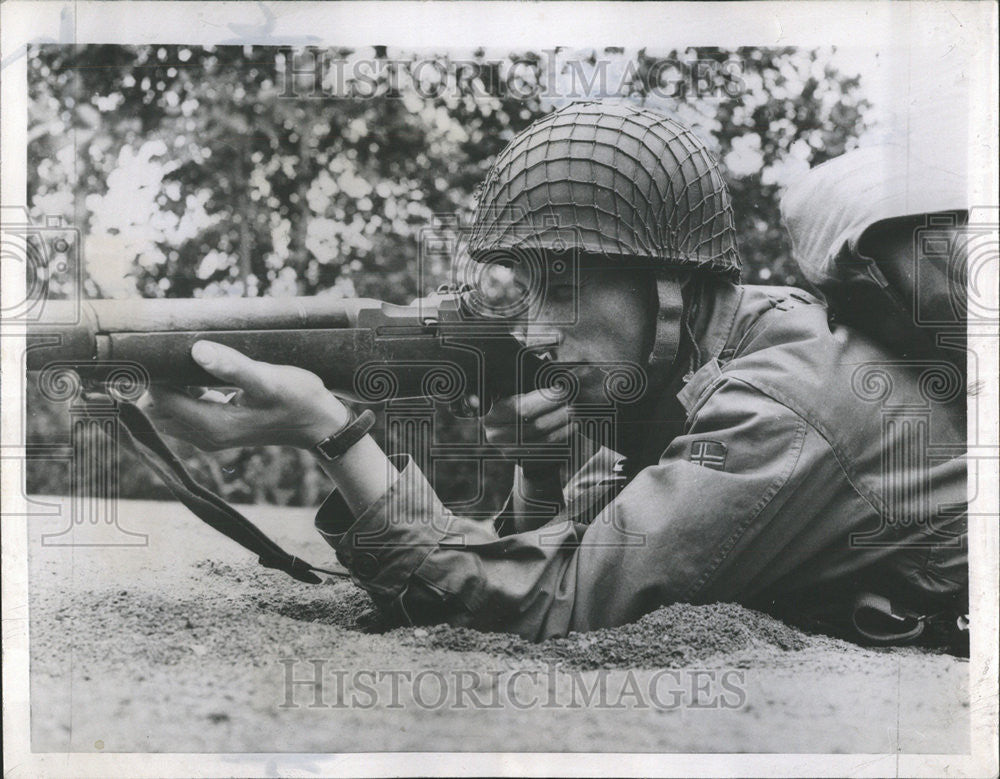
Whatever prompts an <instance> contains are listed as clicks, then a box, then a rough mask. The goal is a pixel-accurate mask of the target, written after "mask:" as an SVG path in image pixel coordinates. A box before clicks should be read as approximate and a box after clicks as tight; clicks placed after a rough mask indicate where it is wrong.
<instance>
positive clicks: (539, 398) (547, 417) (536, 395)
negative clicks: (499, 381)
mask: <svg viewBox="0 0 1000 779" xmlns="http://www.w3.org/2000/svg"><path fill="white" fill-rule="evenodd" d="M482 425H483V431H484V432H485V434H486V440H487V441H489V442H490V443H491V444H493V445H494V446H497V447H500V448H501V450H502V449H503V448H504V447H505V446H508V445H510V444H515V443H520V444H524V445H531V444H539V443H546V444H555V443H564V442H566V441H567V440H568V439H569V428H570V426H569V408H568V407H567V405H566V403H565V401H563V400H561V399H558V398H553V397H552V393H551V392H543V391H542V390H535V391H534V392H529V393H527V394H524V395H515V396H513V397H510V398H504V399H503V400H500V401H498V402H497V403H496V404H494V406H493V408H491V409H490V411H489V413H488V414H486V416H484V417H483V418H482Z"/></svg>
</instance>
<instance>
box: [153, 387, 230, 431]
mask: <svg viewBox="0 0 1000 779" xmlns="http://www.w3.org/2000/svg"><path fill="white" fill-rule="evenodd" d="M153 397H154V401H153V417H154V419H156V420H157V422H158V423H159V427H160V428H161V429H162V430H163V431H164V432H166V433H169V434H170V435H176V436H178V437H180V438H185V439H188V440H191V441H192V443H198V441H194V440H193V436H194V437H197V438H198V439H199V440H200V441H206V440H207V441H215V440H217V439H221V437H222V436H223V435H224V434H225V433H226V431H229V430H231V429H232V428H233V427H234V424H233V423H234V422H236V420H235V419H234V415H233V414H232V411H231V409H230V408H229V407H228V406H227V405H225V404H222V403H216V402H214V401H210V400H195V399H194V398H191V397H188V396H187V395H185V394H184V393H182V392H179V391H177V390H172V389H167V388H157V390H156V392H155V394H154V395H153Z"/></svg>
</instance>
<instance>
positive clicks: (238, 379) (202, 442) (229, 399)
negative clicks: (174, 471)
mask: <svg viewBox="0 0 1000 779" xmlns="http://www.w3.org/2000/svg"><path fill="white" fill-rule="evenodd" d="M191 356H192V357H193V358H194V359H195V361H196V362H197V363H198V364H199V365H201V367H202V368H204V369H205V370H206V371H208V372H209V373H211V374H212V375H213V376H216V377H218V378H220V379H222V380H223V382H225V384H226V385H228V386H232V387H235V388H236V389H237V392H236V393H235V395H230V396H226V395H223V394H222V393H220V392H217V391H213V392H210V393H206V394H205V395H203V396H202V397H200V398H198V399H195V398H192V397H191V396H189V395H188V394H187V393H186V392H184V391H182V390H180V389H175V388H170V387H153V388H152V389H150V391H149V393H148V394H147V395H146V396H145V397H144V398H143V401H142V403H141V405H143V406H144V407H145V410H146V412H147V413H148V414H149V416H150V418H151V419H152V421H153V423H154V424H155V425H156V426H157V427H158V428H159V429H160V430H162V431H163V432H165V433H167V434H169V435H173V436H176V437H178V438H182V439H184V440H186V441H189V442H190V443H192V444H194V445H195V446H197V447H198V448H199V449H204V450H206V451H215V450H218V449H228V448H230V447H236V446H267V445H279V446H280V445H284V446H298V447H301V448H307V447H310V446H312V445H313V444H315V443H317V442H319V441H321V440H322V439H323V438H325V437H326V436H329V435H331V434H333V433H335V432H337V431H338V430H339V429H341V428H342V427H343V426H344V425H345V424H346V423H347V421H348V419H349V418H350V412H349V411H348V410H347V408H346V406H344V404H343V403H341V402H340V401H339V400H338V399H337V398H336V397H334V396H333V395H332V394H331V393H330V392H328V391H327V389H326V387H324V386H323V382H322V380H321V379H320V378H319V377H318V376H317V375H316V374H314V373H310V372H309V371H307V370H303V369H302V368H295V367H293V366H291V365H272V364H271V363H266V362H258V361H257V360H252V359H250V358H249V357H247V356H246V355H245V354H243V353H242V352H239V351H237V350H236V349H231V348H229V347H228V346H223V345H222V344H217V343H212V342H209V341H198V342H197V343H196V344H195V345H194V347H193V348H192V349H191ZM209 398H212V399H209Z"/></svg>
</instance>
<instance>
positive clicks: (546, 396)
mask: <svg viewBox="0 0 1000 779" xmlns="http://www.w3.org/2000/svg"><path fill="white" fill-rule="evenodd" d="M515 400H516V401H517V404H516V408H517V413H518V415H519V416H521V417H523V418H525V419H534V418H536V417H539V416H542V415H543V414H548V413H549V412H551V411H554V410H556V409H558V408H560V407H563V408H564V407H565V406H566V401H565V400H563V399H562V398H559V397H555V396H554V395H553V393H552V392H551V391H550V390H534V391H533V392H528V393H526V394H524V395H518V396H517V398H515Z"/></svg>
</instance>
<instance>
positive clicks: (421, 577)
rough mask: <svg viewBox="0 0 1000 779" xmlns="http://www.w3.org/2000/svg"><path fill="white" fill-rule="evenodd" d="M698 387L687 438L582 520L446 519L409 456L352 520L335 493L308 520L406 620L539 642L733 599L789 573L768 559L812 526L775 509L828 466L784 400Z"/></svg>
mask: <svg viewBox="0 0 1000 779" xmlns="http://www.w3.org/2000/svg"><path fill="white" fill-rule="evenodd" d="M707 394H708V397H707V399H705V400H703V401H702V402H701V406H700V408H696V409H695V410H694V412H693V415H692V416H691V417H690V418H689V424H688V429H687V432H686V433H685V434H684V435H682V436H679V437H677V438H676V439H674V441H672V442H671V443H670V445H669V447H668V448H667V449H666V451H665V452H664V453H663V454H662V456H661V458H660V461H659V462H658V463H657V464H656V465H654V466H650V467H648V468H646V469H644V470H642V471H641V472H640V473H639V474H638V475H637V476H636V477H635V478H634V479H633V480H632V481H631V482H630V483H629V484H628V485H627V486H626V487H625V488H624V489H623V490H622V491H621V492H620V493H619V494H618V496H617V497H616V498H615V499H614V500H612V501H611V502H610V503H608V504H607V505H606V506H605V507H604V509H603V510H602V511H601V512H600V513H599V514H597V516H596V517H594V519H593V520H592V521H591V522H590V523H589V524H583V523H580V522H574V521H573V520H572V519H568V518H567V519H562V520H560V519H559V518H557V519H556V520H555V521H553V522H550V523H549V524H548V525H546V526H545V527H542V528H540V529H538V530H535V531H531V532H526V533H518V534H513V535H509V536H506V537H502V538H501V537H500V536H499V535H498V534H497V532H496V530H495V529H494V527H493V525H492V523H489V522H482V521H477V520H470V519H465V518H461V517H458V516H455V515H454V514H452V513H451V512H450V511H449V510H448V509H447V508H445V507H444V506H443V505H442V504H441V502H440V501H439V500H438V499H437V497H436V496H435V495H434V492H433V490H432V489H431V487H430V485H429V484H428V483H427V481H426V479H424V477H423V475H422V474H421V473H420V471H419V470H418V469H417V468H416V467H415V466H414V464H413V463H412V462H409V461H406V462H404V463H401V465H402V468H401V471H400V474H399V476H398V478H397V480H396V481H395V483H394V485H393V486H392V487H391V488H390V490H389V491H388V492H387V493H386V495H384V496H383V497H382V498H381V499H380V500H379V501H377V502H376V503H375V504H373V505H372V506H370V507H369V508H368V509H367V510H366V511H365V512H364V513H363V514H362V515H361V516H359V517H356V518H355V517H351V516H350V515H349V513H348V512H347V508H346V506H345V505H344V504H343V503H342V501H341V500H340V498H339V496H337V495H336V494H334V495H333V496H331V498H330V499H328V500H327V502H326V503H325V504H324V505H323V506H322V507H321V508H320V511H319V514H318V516H317V527H318V529H319V530H320V532H321V533H322V534H323V535H324V536H325V537H326V539H327V540H328V541H329V542H330V543H331V544H332V545H333V546H334V548H335V549H336V551H337V556H338V559H340V561H341V562H342V563H343V564H344V565H345V566H346V567H347V568H349V569H350V570H351V572H352V573H353V575H354V576H355V579H356V581H357V582H358V583H359V584H360V585H361V586H362V587H364V588H365V589H366V590H367V591H368V592H369V593H370V594H371V595H372V597H373V599H374V600H375V602H376V603H377V604H378V605H379V607H380V608H381V609H383V610H385V611H387V612H389V613H390V614H391V615H393V616H394V617H396V618H400V619H403V620H406V621H409V622H411V623H414V622H431V621H448V622H451V623H453V624H459V625H466V626H471V627H477V628H480V629H488V630H505V631H511V632H517V633H520V634H521V635H523V636H525V637H526V638H530V639H535V640H541V639H544V638H546V637H548V636H552V635H560V634H564V633H566V632H568V631H570V630H589V629H594V628H598V627H604V626H611V625H617V624H622V623H625V622H628V621H631V620H634V619H636V618H638V617H639V616H641V615H642V614H644V613H646V612H648V611H651V610H652V609H654V608H656V607H658V606H660V605H663V604H666V603H670V602H675V601H699V600H707V599H713V600H718V599H733V600H738V599H740V598H741V595H742V594H743V593H744V591H745V590H746V588H747V587H748V586H750V585H751V584H752V585H753V587H754V588H755V589H759V588H760V587H762V586H764V585H766V584H767V582H768V581H769V580H770V579H771V578H772V577H773V576H777V575H778V574H777V573H774V574H770V573H769V571H770V570H771V569H772V568H773V569H774V570H775V571H777V570H778V569H787V566H776V565H774V558H775V556H776V555H777V554H778V552H779V551H780V549H781V547H782V546H783V545H785V544H787V542H788V540H789V539H790V538H792V537H794V536H795V535H796V534H799V533H800V531H801V530H802V527H803V526H804V525H808V523H810V522H811V521H812V519H813V517H812V516H810V514H809V511H808V507H803V506H796V507H795V508H796V510H795V512H794V514H793V515H788V514H786V512H783V511H782V506H783V504H785V503H786V500H787V498H788V497H789V496H791V495H794V494H796V491H797V490H799V488H800V487H801V484H802V482H803V480H804V479H806V478H809V479H812V478H814V477H818V478H819V479H822V480H826V481H830V480H831V479H832V478H833V477H834V472H833V471H832V470H831V471H830V472H828V473H827V472H824V471H823V470H822V468H821V467H820V468H818V467H817V466H818V465H822V464H823V463H825V462H826V460H828V459H830V458H824V456H823V455H822V451H823V446H824V444H823V442H822V441H821V440H816V439H818V436H817V434H816V433H815V431H813V430H812V428H810V427H809V426H808V425H807V424H806V422H805V421H804V420H803V419H802V418H800V417H799V416H798V415H796V414H794V413H793V412H792V411H790V410H789V409H788V408H786V407H785V406H783V405H781V404H780V403H777V402H776V401H774V400H772V399H770V398H768V397H767V396H765V395H763V394H761V393H760V392H758V391H757V390H755V389H753V388H751V387H750V386H748V385H746V384H743V383H741V382H739V381H737V380H731V379H728V380H727V379H725V378H724V377H723V378H722V379H720V381H719V383H718V384H717V385H715V386H714V387H713V391H711V392H709V393H707ZM810 437H811V440H810ZM806 449H808V450H809V451H810V452H811V454H810V455H809V456H808V457H807V458H803V451H804V450H806ZM804 459H806V460H808V462H803V461H804ZM829 497H832V496H829ZM762 539H766V548H761V547H760V545H759V544H758V543H756V542H758V541H761V540H762Z"/></svg>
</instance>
